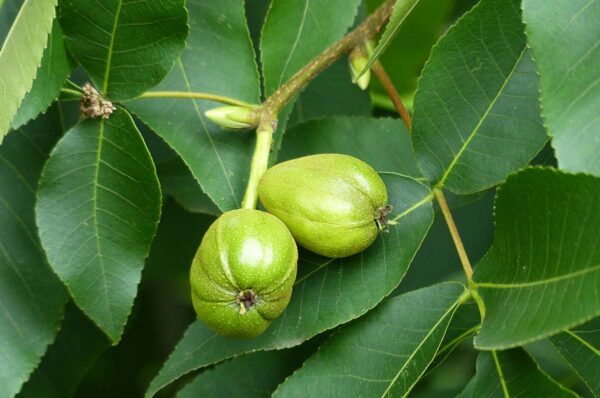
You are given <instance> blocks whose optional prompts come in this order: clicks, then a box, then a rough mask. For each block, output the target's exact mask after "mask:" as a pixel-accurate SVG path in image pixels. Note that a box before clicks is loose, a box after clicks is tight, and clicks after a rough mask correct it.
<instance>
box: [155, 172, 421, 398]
mask: <svg viewBox="0 0 600 398" xmlns="http://www.w3.org/2000/svg"><path fill="white" fill-rule="evenodd" d="M383 177H384V181H385V183H386V185H387V188H388V196H389V199H390V204H392V205H393V206H394V215H393V216H392V217H394V216H396V217H398V216H400V218H398V224H397V225H395V226H392V227H390V232H389V233H385V234H382V235H381V236H380V237H379V238H378V239H377V240H376V241H375V243H373V245H372V246H371V247H369V248H368V249H367V250H365V251H364V252H362V253H360V254H357V255H355V256H352V257H347V258H342V259H335V260H334V259H327V258H324V257H319V256H317V255H315V254H312V253H310V252H307V251H303V252H301V253H300V260H299V264H298V277H297V279H296V284H295V286H294V292H293V294H292V300H291V302H290V304H289V306H288V308H287V309H286V311H285V312H284V313H283V315H281V317H279V318H278V319H277V320H276V321H274V322H273V324H272V325H271V326H270V328H269V329H268V330H267V331H266V332H265V333H264V334H263V335H261V336H259V337H258V338H256V339H252V340H232V339H229V338H225V337H221V336H217V335H215V334H214V333H212V332H210V331H209V330H208V329H207V328H206V327H205V326H204V325H203V324H202V322H200V321H196V322H195V323H193V324H192V325H191V326H190V327H189V328H188V330H187V331H186V333H185V335H184V337H183V338H182V339H181V341H180V342H179V343H178V345H177V347H175V350H174V351H173V353H172V354H171V356H170V357H169V359H168V360H167V362H166V363H165V365H164V366H163V368H162V370H161V371H160V373H159V374H158V376H157V377H156V378H155V379H154V380H153V381H152V384H151V385H150V388H149V390H148V392H147V394H146V395H147V396H153V395H154V394H156V392H157V391H159V390H160V389H162V388H163V387H165V386H166V385H168V384H169V383H171V382H173V381H174V380H176V379H178V378H179V377H181V376H183V375H185V374H187V373H189V372H191V371H193V370H195V369H199V368H201V367H204V366H207V365H210V364H213V363H216V362H219V361H222V360H223V359H226V358H229V357H232V356H235V355H239V354H241V353H245V352H251V351H256V350H270V349H280V348H286V347H292V346H296V345H298V344H300V343H302V342H303V341H305V340H307V339H309V338H311V337H313V336H315V335H317V334H319V333H321V332H323V331H325V330H328V329H331V328H333V327H335V326H337V325H339V324H342V323H345V322H348V321H351V320H353V319H355V318H358V317H360V316H361V315H363V314H364V313H365V312H367V311H368V310H369V309H371V308H373V307H374V306H376V305H377V304H378V303H379V302H380V301H381V300H382V299H383V298H384V297H385V296H387V295H388V294H389V293H390V292H391V291H392V290H393V289H394V288H396V286H398V284H399V283H400V281H401V280H402V277H403V275H404V273H405V272H406V270H407V268H408V266H409V264H410V262H411V260H412V258H413V257H414V255H415V252H416V251H417V249H418V248H419V245H420V244H421V242H422V240H423V238H424V237H425V234H426V233H427V230H428V229H429V226H430V224H431V221H432V218H433V209H432V205H431V202H430V201H431V194H430V191H429V188H428V187H426V186H424V185H422V184H420V183H419V182H417V181H415V180H413V179H412V178H409V177H405V176H400V175H397V174H384V175H383Z"/></svg>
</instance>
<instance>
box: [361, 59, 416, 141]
mask: <svg viewBox="0 0 600 398" xmlns="http://www.w3.org/2000/svg"><path fill="white" fill-rule="evenodd" d="M371 70H372V71H373V73H374V74H375V76H377V80H379V82H380V83H381V85H382V86H383V88H384V90H385V92H386V93H387V95H388V96H389V97H390V99H391V100H392V103H393V104H394V107H395V108H396V110H397V111H398V113H399V114H400V117H401V118H402V121H403V122H404V124H405V125H406V128H407V129H408V133H409V134H410V126H411V125H412V120H411V118H410V114H409V113H408V111H407V110H406V107H405V106H404V103H403V102H402V99H401V98H400V94H398V91H397V90H396V87H394V83H392V80H391V79H390V77H389V75H388V74H387V72H386V71H385V69H384V68H383V65H382V64H381V62H379V60H377V61H375V62H373V65H372V66H371Z"/></svg>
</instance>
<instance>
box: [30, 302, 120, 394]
mask: <svg viewBox="0 0 600 398" xmlns="http://www.w3.org/2000/svg"><path fill="white" fill-rule="evenodd" d="M109 346H110V343H109V341H108V340H107V338H106V336H104V334H103V333H102V332H101V331H100V330H99V329H98V328H97V327H96V326H95V325H94V324H93V323H92V322H90V320H89V319H88V318H86V316H85V315H84V314H83V313H82V312H81V311H79V310H78V309H77V307H75V306H74V305H72V304H71V305H68V306H67V307H66V310H65V319H64V320H63V323H62V327H61V330H60V332H58V335H57V336H56V341H55V342H54V344H52V345H51V346H50V348H48V352H47V353H46V355H45V356H44V358H43V360H42V363H41V365H40V366H39V367H38V368H37V369H36V371H35V372H34V373H33V375H32V376H31V379H29V381H28V382H27V383H26V384H25V385H24V386H23V390H22V391H21V393H20V394H19V397H23V398H25V397H32V398H37V397H44V398H64V397H72V396H74V394H75V390H76V388H77V386H78V385H79V382H80V381H81V379H82V378H83V376H84V375H85V373H86V372H87V371H88V370H89V368H90V367H91V365H92V364H93V363H94V361H95V360H96V359H97V358H98V356H99V355H100V354H101V353H102V351H104V350H105V349H107V348H108V347H109Z"/></svg>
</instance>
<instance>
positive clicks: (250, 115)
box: [205, 106, 258, 130]
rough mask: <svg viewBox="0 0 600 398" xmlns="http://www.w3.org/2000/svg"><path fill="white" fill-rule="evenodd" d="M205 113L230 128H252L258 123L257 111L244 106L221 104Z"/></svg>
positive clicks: (222, 125)
mask: <svg viewBox="0 0 600 398" xmlns="http://www.w3.org/2000/svg"><path fill="white" fill-rule="evenodd" d="M205 115H206V117H207V118H209V119H210V120H212V121H213V122H214V123H216V124H218V125H219V126H221V127H225V128H229V129H236V130H240V129H251V128H254V127H256V126H257V125H258V123H257V120H256V113H255V112H254V111H253V110H252V109H250V108H246V107H243V106H221V107H219V108H214V109H211V110H209V111H206V113H205Z"/></svg>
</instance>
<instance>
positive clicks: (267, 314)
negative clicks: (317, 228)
mask: <svg viewBox="0 0 600 398" xmlns="http://www.w3.org/2000/svg"><path fill="white" fill-rule="evenodd" d="M297 262H298V249H297V247H296V243H295V242H294V239H293V238H292V235H291V234H290V232H289V231H288V229H287V227H286V226H285V225H284V224H283V223H282V222H281V221H280V220H278V219H277V218H276V217H274V216H272V215H271V214H268V213H265V212H262V211H258V210H249V209H240V210H233V211H229V212H227V213H225V214H223V215H221V217H219V218H218V219H217V220H216V221H215V222H214V223H213V224H212V225H211V226H210V228H209V229H208V231H207V232H206V234H205V235H204V238H203V239H202V243H201V244H200V247H199V249H198V252H197V253H196V256H195V257H194V261H193V263H192V268H191V271H190V282H191V285H192V303H193V304H194V309H195V310H196V313H197V314H198V318H200V319H201V320H202V321H204V323H206V325H207V326H208V327H209V328H210V329H212V330H213V331H214V332H215V333H217V334H220V335H224V336H230V337H237V338H250V337H255V336H258V335H259V334H261V333H262V332H264V331H265V329H266V328H267V327H268V326H269V324H270V323H271V321H272V320H274V319H275V318H277V317H278V316H279V315H280V314H281V313H282V312H283V310H285V308H286V307H287V305H288V303H289V301H290V297H291V295H292V287H293V285H294V281H295V280H296V266H297Z"/></svg>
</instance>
